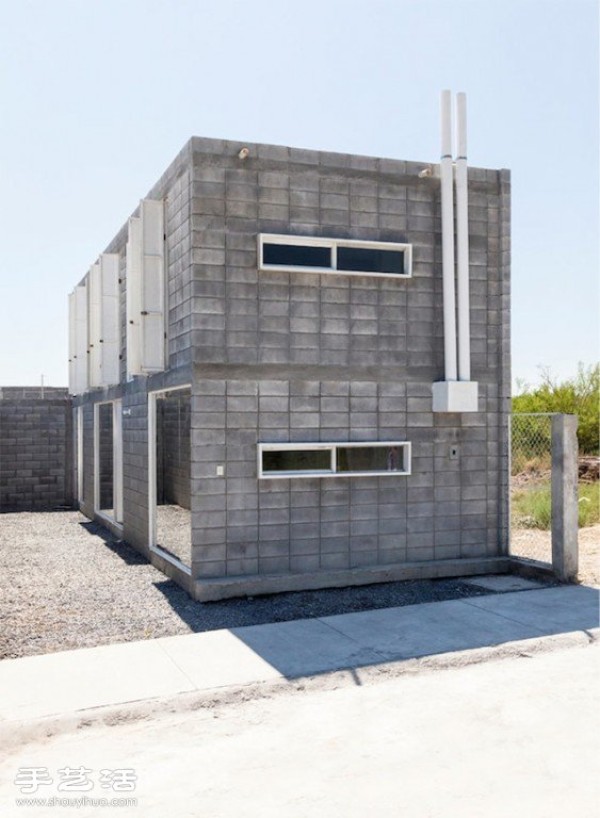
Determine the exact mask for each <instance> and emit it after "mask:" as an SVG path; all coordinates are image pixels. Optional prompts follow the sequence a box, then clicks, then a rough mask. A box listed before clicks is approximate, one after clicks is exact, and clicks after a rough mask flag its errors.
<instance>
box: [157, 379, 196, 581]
mask: <svg viewBox="0 0 600 818" xmlns="http://www.w3.org/2000/svg"><path fill="white" fill-rule="evenodd" d="M180 389H189V390H190V391H191V389H192V384H191V383H184V384H178V385H177V386H167V387H165V388H164V389H155V390H154V391H152V392H148V548H149V549H150V551H152V553H153V554H157V555H158V556H159V557H161V559H163V560H165V561H166V562H170V563H171V565H174V566H175V567H176V568H179V570H180V571H183V572H184V573H186V574H189V576H191V575H192V567H191V565H186V564H185V563H184V562H181V560H179V559H177V557H175V556H174V555H173V554H169V552H168V551H165V550H163V549H162V548H161V547H160V546H158V545H157V544H156V398H157V397H158V396H159V395H164V394H165V392H177V391H179V390H180ZM190 455H191V453H190ZM190 480H191V475H190ZM190 525H191V523H190Z"/></svg>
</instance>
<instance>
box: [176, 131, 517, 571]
mask: <svg viewBox="0 0 600 818" xmlns="http://www.w3.org/2000/svg"><path fill="white" fill-rule="evenodd" d="M192 144H193V149H194V186H193V198H192V224H193V239H192V240H193V248H192V262H193V265H192V276H193V281H192V287H193V293H194V296H195V300H194V314H193V322H194V323H193V343H194V362H195V386H194V389H195V403H194V409H193V421H192V422H193V432H192V436H193V438H192V459H193V463H192V496H193V499H192V509H193V520H194V523H193V524H194V534H193V542H194V552H193V574H194V576H196V577H198V578H204V579H209V578H215V577H227V576H231V577H233V576H237V575H246V576H249V575H253V574H262V575H265V574H271V573H294V572H306V573H314V572H319V571H328V570H330V569H331V570H332V569H336V568H337V569H347V568H356V567H369V566H373V565H381V564H391V563H409V562H413V561H417V562H423V561H438V560H451V559H456V558H459V559H468V558H483V557H493V556H495V555H498V554H501V553H505V552H504V550H503V549H504V545H503V543H504V542H505V540H506V536H507V524H508V516H507V508H508V486H507V482H506V478H505V477H504V475H503V474H502V470H503V469H505V470H506V473H508V471H507V462H508V461H507V457H508V448H507V441H508V434H507V431H508V410H509V396H510V374H509V372H508V370H507V366H508V361H509V355H510V352H509V318H510V304H509V298H508V286H509V282H508V279H509V267H510V264H509V262H510V259H509V255H508V249H507V248H508V240H507V237H508V235H509V226H508V218H509V206H510V203H509V187H508V185H509V182H508V174H507V172H496V171H485V170H480V169H471V170H470V172H469V195H470V218H469V231H470V241H471V252H470V279H471V347H472V370H473V379H474V380H477V381H479V384H480V386H479V390H480V400H479V406H480V411H479V412H478V413H476V414H473V415H469V414H464V415H439V414H436V415H434V414H433V413H432V411H431V384H432V383H433V382H434V381H436V380H441V379H442V378H443V372H444V362H443V325H442V277H441V223H440V217H439V213H440V205H439V181H437V180H435V179H424V180H419V179H418V171H419V170H421V169H422V167H423V166H422V165H418V164H416V163H404V162H393V161H388V160H378V159H370V158H364V159H363V158H361V157H349V156H346V157H345V156H343V155H330V154H322V153H317V152H297V151H294V150H293V149H284V148H281V149H275V148H273V149H271V148H270V147H269V146H255V145H248V148H249V150H250V157H249V159H248V160H246V161H245V162H243V163H241V162H240V161H239V160H238V159H237V153H238V151H239V148H240V147H242V145H241V143H239V144H237V143H217V142H215V141H213V140H197V139H194V140H193V142H192ZM360 160H363V161H360ZM260 232H265V233H283V234H292V235H294V234H297V235H312V236H327V237H336V238H352V239H366V240H368V239H374V240H384V241H399V242H409V243H411V244H412V245H413V278H412V279H410V280H406V279H405V280H398V279H383V278H380V279H378V278H368V277H350V276H334V275H314V274H306V275H301V274H288V273H277V272H269V273H264V272H260V273H259V272H258V269H257V264H258V260H257V234H258V233H260ZM269 390H273V394H270V393H269ZM294 390H300V393H299V394H296V393H295V391H294ZM388 391H389V392H390V394H387V392H388ZM386 438H387V439H390V438H395V439H400V440H410V441H411V442H412V444H413V458H414V459H413V474H412V475H411V476H410V477H405V478H403V477H394V478H356V479H355V478H347V479H341V478H335V479H331V478H320V479H316V480H305V479H291V480H283V481H282V480H277V481H275V480H271V481H261V482H260V483H259V482H257V479H256V474H257V466H256V444H257V442H258V441H265V442H266V441H278V440H279V441H294V440H295V441H310V440H383V439H386ZM451 445H458V446H459V452H460V456H459V458H458V460H451V459H450V458H449V450H450V446H451ZM219 464H224V465H225V473H226V477H225V478H217V477H216V476H215V474H216V467H217V465H219ZM367 497H368V498H370V499H369V501H368V502H367V501H366V500H365V498H367ZM304 503H305V504H306V506H304V505H303V504H304Z"/></svg>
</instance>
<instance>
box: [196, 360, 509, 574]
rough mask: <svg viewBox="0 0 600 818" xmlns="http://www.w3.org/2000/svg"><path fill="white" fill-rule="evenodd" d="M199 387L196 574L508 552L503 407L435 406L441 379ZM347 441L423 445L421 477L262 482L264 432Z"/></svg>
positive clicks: (415, 467)
mask: <svg viewBox="0 0 600 818" xmlns="http://www.w3.org/2000/svg"><path fill="white" fill-rule="evenodd" d="M194 389H195V397H194V402H193V407H192V409H193V410H192V427H193V428H192V461H193V462H192V498H193V499H192V509H193V542H194V546H193V557H192V559H193V563H192V572H193V575H194V576H195V577H197V578H202V577H204V578H206V577H222V576H238V575H251V574H272V573H287V572H318V571H321V570H334V569H346V568H358V567H366V566H374V565H387V564H390V563H404V562H415V561H418V562H422V561H428V560H446V559H454V558H462V557H488V556H494V555H496V554H497V551H498V546H497V536H498V534H497V531H498V498H497V494H498V479H497V476H496V474H495V471H496V467H497V455H496V446H497V444H496V437H497V436H496V435H495V434H494V431H493V430H494V429H495V423H496V413H494V412H492V413H488V412H485V411H482V413H481V415H478V416H477V417H480V420H479V421H478V422H476V421H475V420H474V418H475V416H471V418H470V419H469V420H468V421H467V422H461V419H460V418H458V417H457V416H452V417H450V416H441V415H433V414H432V413H431V412H427V411H424V409H426V408H430V405H429V404H430V401H431V385H430V384H429V383H427V382H422V383H410V384H402V383H398V382H395V383H382V382H377V381H367V380H364V381H337V380H335V381H318V380H294V381H289V380H283V379H276V380H275V379H272V378H271V379H262V380H245V379H236V380H224V379H223V380H222V379H214V380H213V379H211V380H207V379H202V378H201V377H200V373H199V374H198V377H197V379H196V380H195V385H194ZM483 392H484V394H483V396H482V402H483V404H484V405H485V403H486V401H487V400H488V397H487V388H486V387H485V386H484V387H483ZM427 393H429V397H425V396H426V395H427ZM425 401H427V402H428V405H427V406H424V402H425ZM465 417H466V416H465ZM464 420H465V418H463V421H464ZM490 430H492V431H491V433H490ZM347 440H353V441H361V440H365V441H373V440H401V441H402V440H410V441H411V443H412V454H413V459H412V474H411V475H410V476H407V477H406V476H401V475H394V476H389V477H388V476H386V477H360V478H339V477H336V478H327V477H323V478H311V479H306V478H291V479H287V480H282V479H276V480H275V479H271V480H269V479H265V480H260V481H258V480H257V446H256V444H257V441H262V442H277V441H282V442H288V441H297V442H308V441H327V442H339V441H347ZM455 446H458V449H459V453H460V455H459V458H458V459H457V460H454V459H452V458H451V457H450V449H451V447H455ZM490 453H491V454H490ZM490 458H491V460H490ZM219 465H224V467H225V476H224V477H218V476H217V467H218V466H219ZM492 472H494V474H493V475H492V474H491V473H492Z"/></svg>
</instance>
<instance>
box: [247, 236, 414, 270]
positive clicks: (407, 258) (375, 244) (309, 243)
mask: <svg viewBox="0 0 600 818" xmlns="http://www.w3.org/2000/svg"><path fill="white" fill-rule="evenodd" d="M265 244H288V245H296V246H298V245H300V246H304V247H329V248H330V249H331V267H308V266H307V267H303V266H302V265H296V264H266V263H265V262H264V247H265ZM338 247H358V248H363V249H366V250H397V251H401V252H403V253H404V272H403V273H376V272H368V271H364V272H361V271H360V270H338V269H337V250H338ZM258 269H259V270H263V271H264V272H269V271H272V272H282V273H315V274H316V275H323V274H329V275H331V274H333V275H340V276H369V277H373V278H400V279H404V278H412V244H403V243H400V242H391V241H361V240H357V239H330V238H319V237H315V236H290V235H279V234H276V233H259V235H258Z"/></svg>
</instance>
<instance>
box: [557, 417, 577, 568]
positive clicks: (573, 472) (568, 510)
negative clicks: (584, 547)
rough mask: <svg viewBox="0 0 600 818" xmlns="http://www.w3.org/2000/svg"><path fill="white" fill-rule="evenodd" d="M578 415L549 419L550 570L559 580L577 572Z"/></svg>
mask: <svg viewBox="0 0 600 818" xmlns="http://www.w3.org/2000/svg"><path fill="white" fill-rule="evenodd" d="M577 453H578V448H577V416H576V415H554V416H553V417H552V567H553V569H554V572H555V574H556V575H557V576H558V578H559V579H562V580H572V579H575V577H576V575H577V569H578V556H579V554H578V543H577V528H578V511H579V509H578V501H577V478H578V471H577Z"/></svg>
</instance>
